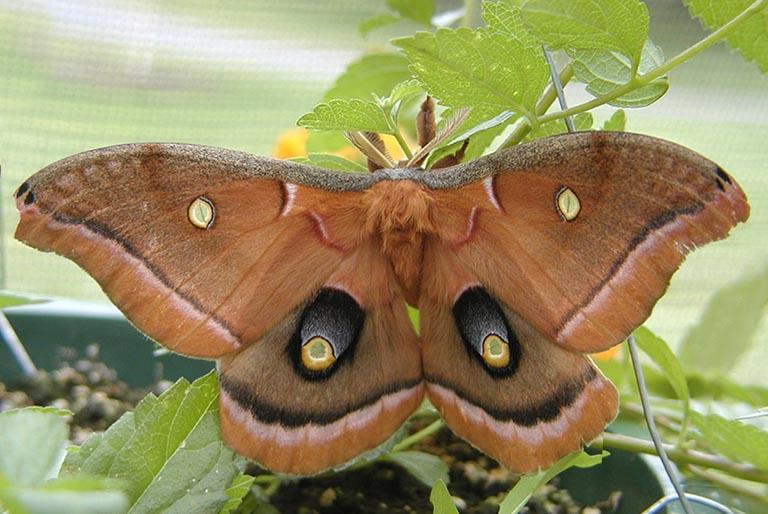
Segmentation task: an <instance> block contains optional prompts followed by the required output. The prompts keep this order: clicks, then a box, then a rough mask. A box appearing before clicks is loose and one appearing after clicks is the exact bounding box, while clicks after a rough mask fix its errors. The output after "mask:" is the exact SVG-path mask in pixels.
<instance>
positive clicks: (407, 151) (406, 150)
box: [392, 130, 413, 159]
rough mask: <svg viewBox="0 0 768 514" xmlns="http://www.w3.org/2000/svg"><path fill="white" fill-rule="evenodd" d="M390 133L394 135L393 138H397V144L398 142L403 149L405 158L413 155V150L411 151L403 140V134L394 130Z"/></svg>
mask: <svg viewBox="0 0 768 514" xmlns="http://www.w3.org/2000/svg"><path fill="white" fill-rule="evenodd" d="M392 135H393V136H395V139H397V144H399V145H400V148H402V149H403V153H404V154H405V158H406V159H410V158H411V157H413V152H411V149H410V148H408V143H406V142H405V138H403V135H402V134H401V133H400V131H399V130H395V131H394V133H393V134H392Z"/></svg>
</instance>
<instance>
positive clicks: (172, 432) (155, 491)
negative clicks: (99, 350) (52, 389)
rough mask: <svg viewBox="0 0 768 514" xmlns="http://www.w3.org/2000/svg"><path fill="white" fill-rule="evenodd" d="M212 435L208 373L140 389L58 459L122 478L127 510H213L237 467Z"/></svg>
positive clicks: (215, 431)
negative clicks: (156, 390)
mask: <svg viewBox="0 0 768 514" xmlns="http://www.w3.org/2000/svg"><path fill="white" fill-rule="evenodd" d="M233 459H234V455H233V453H232V451H231V450H230V449H228V448H227V447H225V446H224V443H223V442H222V441H221V439H220V437H219V423H218V386H217V382H216V375H215V373H213V372H211V373H209V374H207V375H206V376H204V377H202V378H200V379H198V380H196V381H195V382H194V383H193V384H191V385H190V384H189V382H187V381H186V380H185V379H181V380H179V381H178V382H176V383H175V384H174V385H173V386H172V387H171V388H170V389H168V390H167V391H165V392H164V393H163V394H162V395H161V396H160V397H155V396H154V395H152V394H150V395H147V396H146V397H145V398H144V399H143V400H142V401H141V402H140V403H139V405H138V406H137V407H136V410H135V411H134V412H128V413H126V414H124V415H123V416H121V417H120V419H119V420H118V421H117V422H116V423H114V424H113V425H112V426H111V427H110V428H109V429H108V430H107V431H106V432H104V433H103V434H95V435H92V436H91V437H89V438H88V439H87V440H86V442H85V443H83V445H82V446H81V447H80V449H79V450H78V451H75V452H71V453H70V454H69V455H67V458H66V460H65V461H64V470H65V472H67V473H73V472H85V473H89V474H92V475H97V476H103V477H109V478H115V479H119V480H123V481H125V483H126V487H125V491H126V493H128V496H129V499H130V503H131V507H130V510H129V512H131V513H139V512H157V511H161V510H166V509H173V510H175V511H179V512H182V511H183V512H211V511H218V510H219V509H221V508H222V506H223V505H224V504H225V503H226V502H227V501H228V497H227V494H226V490H227V488H228V487H229V486H230V484H231V483H232V480H233V478H234V477H235V475H237V474H238V470H237V468H236V467H235V465H234V463H233Z"/></svg>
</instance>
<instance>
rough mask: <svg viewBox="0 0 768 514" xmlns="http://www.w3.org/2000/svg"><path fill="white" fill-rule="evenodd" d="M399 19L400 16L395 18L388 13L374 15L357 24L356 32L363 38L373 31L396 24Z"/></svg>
mask: <svg viewBox="0 0 768 514" xmlns="http://www.w3.org/2000/svg"><path fill="white" fill-rule="evenodd" d="M401 19H402V18H401V17H400V16H395V15H394V14H390V13H383V14H376V15H374V16H371V17H370V18H366V19H364V20H363V21H361V22H360V23H358V25H357V31H358V32H359V33H360V35H361V36H363V37H365V36H367V35H368V34H370V33H371V32H373V31H374V30H376V29H380V28H382V27H386V26H388V25H392V24H393V23H397V22H398V21H400V20H401Z"/></svg>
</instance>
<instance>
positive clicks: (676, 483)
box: [542, 47, 732, 514]
mask: <svg viewBox="0 0 768 514" xmlns="http://www.w3.org/2000/svg"><path fill="white" fill-rule="evenodd" d="M542 48H543V50H544V57H545V58H546V59H547V63H549V72H550V75H551V77H552V85H553V86H554V87H555V92H556V93H557V101H558V103H559V104H560V108H561V109H562V110H566V109H568V104H567V102H566V101H565V93H564V92H563V85H562V84H561V83H560V74H559V73H558V71H557V67H556V66H555V61H554V59H553V58H552V54H551V53H550V52H549V50H547V48H546V47H542ZM565 126H566V127H567V128H568V132H575V131H576V128H575V127H574V126H573V120H572V119H571V117H570V116H566V118H565ZM627 344H628V345H629V354H630V356H631V357H632V369H634V371H635V379H636V380H637V388H638V390H639V391H640V403H641V404H642V406H643V416H645V422H646V423H647V425H648V431H649V432H650V434H651V439H652V440H653V445H654V446H655V447H656V451H657V453H658V454H659V458H660V459H661V464H662V465H663V466H664V471H666V473H667V476H668V477H669V481H670V482H672V487H674V489H675V492H676V493H677V496H666V497H664V498H662V499H661V500H659V501H658V502H657V503H656V504H654V505H657V504H659V505H660V507H659V508H663V507H664V506H665V505H667V504H668V503H670V502H671V501H675V500H677V501H679V502H680V505H681V506H682V507H683V510H684V511H685V514H694V513H693V509H692V508H691V504H690V503H689V501H688V497H687V496H686V494H685V491H683V488H682V486H681V485H680V480H679V479H678V477H677V473H676V472H675V469H674V468H673V467H672V463H671V462H670V461H669V458H668V457H667V452H666V451H665V450H664V446H663V444H662V441H661V437H660V436H659V432H658V430H657V429H656V422H655V421H654V419H653V412H652V411H651V405H650V401H649V400H648V398H649V396H648V388H647V387H646V385H645V376H644V375H643V370H642V368H641V366H640V359H639V358H638V355H637V345H636V343H635V337H634V336H632V335H630V336H629V338H628V339H627ZM709 501H712V500H709ZM715 503H717V502H715ZM718 505H719V506H720V510H721V511H722V512H726V513H730V511H729V510H728V509H727V507H725V506H723V505H720V504H718ZM652 508H653V507H652ZM650 512H658V510H655V511H650ZM730 514H732V513H730Z"/></svg>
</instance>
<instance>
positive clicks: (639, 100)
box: [568, 39, 669, 107]
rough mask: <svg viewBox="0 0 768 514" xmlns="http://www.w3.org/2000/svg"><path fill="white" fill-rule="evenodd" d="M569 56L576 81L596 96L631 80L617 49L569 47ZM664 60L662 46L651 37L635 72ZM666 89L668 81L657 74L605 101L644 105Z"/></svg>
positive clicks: (628, 64) (627, 65) (627, 62)
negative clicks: (649, 81)
mask: <svg viewBox="0 0 768 514" xmlns="http://www.w3.org/2000/svg"><path fill="white" fill-rule="evenodd" d="M568 55H570V56H571V58H572V59H573V62H572V66H573V73H574V76H575V78H576V80H578V81H579V82H583V83H584V84H586V86H587V91H588V92H589V93H591V94H592V95H594V96H596V97H598V96H603V95H606V94H608V93H610V92H611V91H613V90H614V89H616V88H618V87H619V86H623V85H624V84H626V83H627V82H629V81H630V80H631V79H632V63H631V62H630V60H629V59H628V58H627V57H625V56H623V55H622V54H620V53H618V52H610V51H602V50H571V51H569V52H568ZM663 62H664V54H663V53H662V51H661V49H660V48H659V47H658V46H656V44H654V43H653V41H651V40H650V39H648V40H646V42H645V45H644V46H643V53H642V56H641V59H640V66H639V68H638V72H639V73H641V74H642V73H646V72H648V71H650V70H652V69H654V68H657V67H658V66H659V65H660V64H662V63H663ZM667 89H669V81H668V80H667V78H666V77H659V78H657V79H656V80H654V81H652V82H651V83H649V84H646V85H645V86H642V87H639V88H637V89H635V90H633V91H631V92H629V93H627V94H625V95H622V96H620V97H618V98H614V99H613V100H611V101H610V102H608V103H609V104H610V105H614V106H616V107H644V106H646V105H649V104H652V103H653V102H655V101H656V100H658V99H659V98H661V97H662V96H663V95H664V93H666V92H667Z"/></svg>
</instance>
